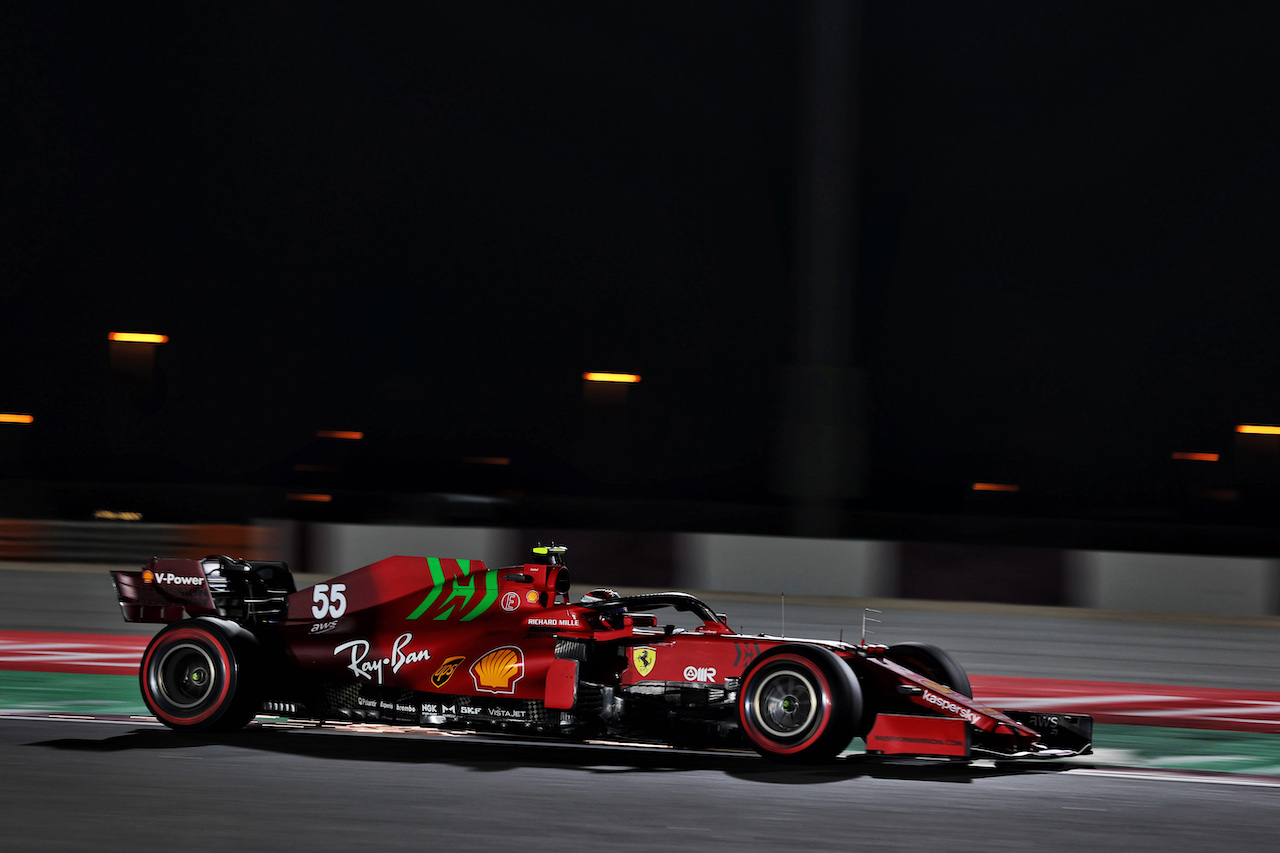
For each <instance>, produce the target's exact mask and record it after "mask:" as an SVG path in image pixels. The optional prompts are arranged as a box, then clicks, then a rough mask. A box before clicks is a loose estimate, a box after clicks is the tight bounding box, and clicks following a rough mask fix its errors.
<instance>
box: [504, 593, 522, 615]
mask: <svg viewBox="0 0 1280 853" xmlns="http://www.w3.org/2000/svg"><path fill="white" fill-rule="evenodd" d="M519 606H520V593H518V592H507V593H503V596H502V609H503V610H505V611H507V612H508V613H510V612H511V611H512V610H515V609H516V608H517V607H519Z"/></svg>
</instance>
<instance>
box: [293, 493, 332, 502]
mask: <svg viewBox="0 0 1280 853" xmlns="http://www.w3.org/2000/svg"><path fill="white" fill-rule="evenodd" d="M285 499H287V500H291V501H306V502H308V503H313V504H327V503H329V502H330V501H332V500H333V495H313V494H309V493H307V492H290V493H289V494H287V495H285Z"/></svg>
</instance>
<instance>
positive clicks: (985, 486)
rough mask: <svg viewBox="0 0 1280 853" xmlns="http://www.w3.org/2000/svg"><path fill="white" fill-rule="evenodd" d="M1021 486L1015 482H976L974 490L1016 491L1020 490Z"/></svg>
mask: <svg viewBox="0 0 1280 853" xmlns="http://www.w3.org/2000/svg"><path fill="white" fill-rule="evenodd" d="M1020 489H1021V487H1020V486H1015V485H1014V484H1013V483H974V484H973V490H974V491H975V492H1016V491H1020Z"/></svg>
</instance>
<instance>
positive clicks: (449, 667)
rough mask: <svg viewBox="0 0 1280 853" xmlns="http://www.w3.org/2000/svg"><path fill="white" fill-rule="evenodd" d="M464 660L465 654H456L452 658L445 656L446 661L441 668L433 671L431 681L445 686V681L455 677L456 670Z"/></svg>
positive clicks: (439, 685) (438, 685)
mask: <svg viewBox="0 0 1280 853" xmlns="http://www.w3.org/2000/svg"><path fill="white" fill-rule="evenodd" d="M464 660H466V656H465V655H454V656H453V657H451V658H445V659H444V663H442V664H440V668H439V669H437V670H436V671H435V672H434V673H432V675H431V683H432V684H434V685H435V686H436V687H444V685H445V683H446V682H447V681H448V680H449V679H450V678H452V677H453V673H454V670H456V669H457V668H458V666H459V665H460V664H461V663H462V662H463V661H464Z"/></svg>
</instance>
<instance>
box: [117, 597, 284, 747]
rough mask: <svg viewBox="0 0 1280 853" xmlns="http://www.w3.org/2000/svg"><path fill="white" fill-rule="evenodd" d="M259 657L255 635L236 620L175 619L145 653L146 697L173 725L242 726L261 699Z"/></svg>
mask: <svg viewBox="0 0 1280 853" xmlns="http://www.w3.org/2000/svg"><path fill="white" fill-rule="evenodd" d="M259 657H260V655H259V650H258V648H257V645H256V643H255V642H254V640H253V635H251V634H249V633H248V632H247V631H245V630H244V629H243V628H240V627H239V626H237V625H235V624H232V623H228V622H222V621H220V620H213V619H204V618H201V619H187V620H183V621H181V622H175V623H173V624H171V625H169V626H168V627H167V628H165V629H164V630H163V631H161V632H160V633H159V634H157V635H156V636H155V638H154V639H152V640H151V642H150V644H148V645H147V649H146V651H145V652H144V653H143V655H142V671H141V672H140V673H139V678H140V681H141V685H142V699H143V701H144V702H146V703H147V707H148V708H150V709H151V712H152V713H153V714H155V715H156V719H158V720H159V721H160V722H162V723H164V724H165V725H166V726H168V727H169V728H171V729H177V730H179V731H187V732H203V731H234V730H236V729H241V728H244V726H245V725H246V724H247V723H248V722H249V721H250V720H252V719H253V718H254V716H255V715H256V714H257V713H258V708H259V707H260V705H261V696H260V694H259V682H260V679H259V677H258V667H259Z"/></svg>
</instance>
